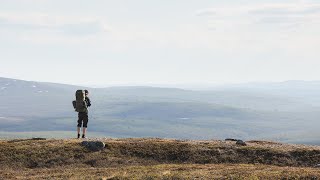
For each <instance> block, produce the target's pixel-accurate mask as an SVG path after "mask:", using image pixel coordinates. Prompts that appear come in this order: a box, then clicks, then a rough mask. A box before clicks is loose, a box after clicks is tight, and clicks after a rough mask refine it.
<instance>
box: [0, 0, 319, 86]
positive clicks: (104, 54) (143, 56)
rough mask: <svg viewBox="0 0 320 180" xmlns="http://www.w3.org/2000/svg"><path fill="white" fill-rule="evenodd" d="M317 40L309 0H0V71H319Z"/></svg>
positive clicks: (94, 78) (275, 74) (35, 75)
mask: <svg viewBox="0 0 320 180" xmlns="http://www.w3.org/2000/svg"><path fill="white" fill-rule="evenodd" d="M319 45H320V2H319V1H311V0H309V1H308V0H290V1H289V0H283V1H275V0H270V1H267V0H259V1H253V0H237V1H217V0H197V1H196V0H192V1H191V0H166V1H163V0H161V1H160V0H157V1H156V0H135V1H132V0H126V1H125V0H114V1H111V0H90V1H88V0H87V1H84V0H82V1H81V0H68V1H67V0H63V1H62V0H0V49H1V53H0V63H1V66H0V76H2V77H11V78H18V79H26V80H35V81H50V82H60V83H70V84H94V85H108V84H110V85H117V84H129V85H130V84H141V85H142V84H176V83H177V84H192V83H197V84H199V83H200V84H206V83H213V84H221V83H239V82H250V81H285V80H320V78H319V76H320V71H319V70H318V69H319V67H320V61H319V57H320V56H319V55H320V49H319ZM79 73H80V74H83V77H81V78H80V77H79Z"/></svg>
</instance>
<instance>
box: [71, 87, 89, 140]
mask: <svg viewBox="0 0 320 180" xmlns="http://www.w3.org/2000/svg"><path fill="white" fill-rule="evenodd" d="M72 103H73V107H74V109H75V111H76V112H78V125H77V132H78V138H80V130H81V127H82V138H86V131H87V127H88V121H89V117H88V107H90V106H91V101H90V98H89V91H88V90H84V91H83V90H77V91H76V100H75V101H73V102H72Z"/></svg>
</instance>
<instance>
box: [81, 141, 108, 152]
mask: <svg viewBox="0 0 320 180" xmlns="http://www.w3.org/2000/svg"><path fill="white" fill-rule="evenodd" d="M81 145H82V146H84V147H86V148H87V149H88V150H90V151H101V150H103V149H104V147H105V144H104V142H102V141H82V142H81Z"/></svg>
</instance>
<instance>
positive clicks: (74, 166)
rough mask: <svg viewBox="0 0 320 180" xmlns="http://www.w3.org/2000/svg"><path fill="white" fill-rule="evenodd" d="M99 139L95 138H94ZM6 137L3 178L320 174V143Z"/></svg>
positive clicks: (1, 145) (0, 166)
mask: <svg viewBox="0 0 320 180" xmlns="http://www.w3.org/2000/svg"><path fill="white" fill-rule="evenodd" d="M91 140H97V139H91ZM98 140H100V141H103V142H105V144H106V147H105V148H104V150H102V151H98V152H91V151H89V150H87V149H86V148H84V147H82V146H81V145H80V143H81V140H75V139H70V140H54V139H51V140H23V139H20V140H11V141H9V140H2V141H0V179H150V180H151V179H320V169H317V168H314V166H315V165H316V164H318V163H320V147H318V146H305V145H291V144H281V143H276V142H267V141H248V142H247V146H238V145H236V144H235V142H230V141H216V140H212V141H189V140H185V141H184V140H170V139H154V138H143V139H107V138H106V139H98Z"/></svg>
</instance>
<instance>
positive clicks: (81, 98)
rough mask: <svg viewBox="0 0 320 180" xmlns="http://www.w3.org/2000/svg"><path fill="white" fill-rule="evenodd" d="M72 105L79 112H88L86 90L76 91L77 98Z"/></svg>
mask: <svg viewBox="0 0 320 180" xmlns="http://www.w3.org/2000/svg"><path fill="white" fill-rule="evenodd" d="M72 105H73V108H74V109H75V110H76V111H77V112H87V103H86V101H85V92H84V91H83V90H77V91H76V100H75V101H72Z"/></svg>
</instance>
